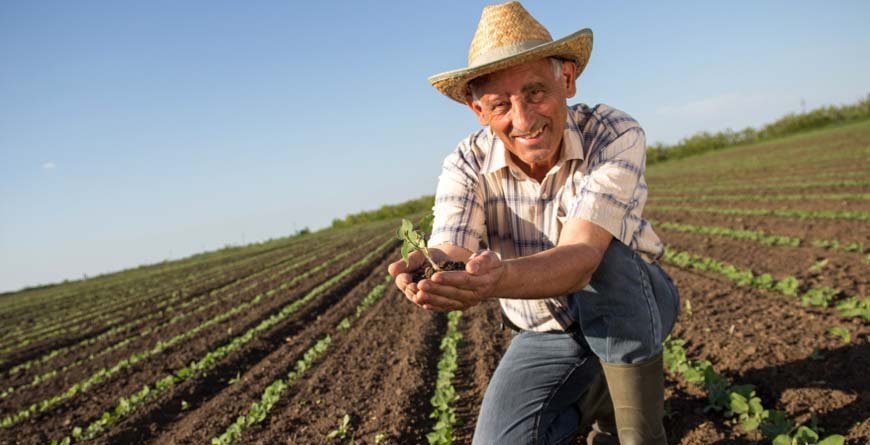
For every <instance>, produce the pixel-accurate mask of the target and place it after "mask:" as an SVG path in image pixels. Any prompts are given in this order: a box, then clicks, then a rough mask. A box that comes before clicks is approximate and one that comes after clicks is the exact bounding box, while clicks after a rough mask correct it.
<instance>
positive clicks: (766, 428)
mask: <svg viewBox="0 0 870 445" xmlns="http://www.w3.org/2000/svg"><path fill="white" fill-rule="evenodd" d="M684 345H685V341H683V340H679V339H672V338H668V339H666V340H665V342H664V351H663V356H664V362H665V366H666V367H667V368H668V370H669V371H671V372H672V373H675V374H678V375H680V376H681V377H682V378H683V379H684V380H685V381H686V382H688V383H691V384H694V385H697V386H699V387H701V388H702V389H703V390H704V391H705V392H706V394H707V406H706V408H705V411H715V412H719V413H722V414H723V415H724V416H725V418H726V419H728V420H730V421H731V422H733V423H735V424H736V423H739V424H740V425H741V427H742V428H743V430H744V431H745V432H747V433H753V432H756V431H757V432H760V433H761V435H762V436H763V437H764V438H765V439H766V440H769V441H771V442H772V443H773V444H774V445H792V444H801V445H842V444H843V443H844V442H845V438H844V437H843V436H841V435H839V434H833V435H830V436H827V437H825V438H820V437H819V434H818V432H817V431H815V430H813V429H812V428H811V427H809V426H807V425H796V424H795V422H793V421H792V420H790V419H789V418H788V414H787V413H786V412H784V411H778V410H771V409H766V408H765V407H764V406H763V405H762V402H761V398H759V397H758V396H757V395H756V393H755V387H754V386H753V385H749V384H744V385H734V384H732V383H731V382H729V381H728V379H726V378H725V377H723V376H722V375H721V374H719V373H717V372H716V371H715V370H714V369H713V365H712V363H710V362H709V361H707V360H704V361H694V360H689V358H688V357H687V354H686V349H685V347H684Z"/></svg>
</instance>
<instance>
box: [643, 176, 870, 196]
mask: <svg viewBox="0 0 870 445" xmlns="http://www.w3.org/2000/svg"><path fill="white" fill-rule="evenodd" d="M867 185H870V181H868V180H853V179H846V180H840V181H814V182H808V181H803V182H790V183H781V184H730V185H729V184H723V185H708V186H698V185H686V186H682V187H674V186H668V187H662V188H661V189H659V188H658V187H652V189H653V190H656V192H655V193H654V194H656V195H657V194H658V192H659V191H661V192H665V191H667V192H671V193H673V192H681V193H684V192H692V193H708V192H719V191H728V190H789V189H804V188H821V187H832V188H833V187H836V188H839V187H864V186H867ZM665 196H666V195H665Z"/></svg>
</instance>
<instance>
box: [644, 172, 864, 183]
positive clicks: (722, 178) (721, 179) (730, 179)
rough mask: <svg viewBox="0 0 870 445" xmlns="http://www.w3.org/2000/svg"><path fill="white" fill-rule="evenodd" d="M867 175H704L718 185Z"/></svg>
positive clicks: (837, 173) (848, 173)
mask: <svg viewBox="0 0 870 445" xmlns="http://www.w3.org/2000/svg"><path fill="white" fill-rule="evenodd" d="M866 176H867V172H866V171H863V170H862V171H846V172H820V173H803V174H792V175H781V176H764V177H760V176H754V177H750V178H746V177H742V178H736V179H735V178H734V175H730V174H727V175H713V176H710V175H709V174H705V175H704V179H707V180H709V181H711V182H713V183H715V184H716V185H717V186H720V185H732V184H741V185H742V184H746V183H747V182H751V183H753V184H776V183H781V182H787V181H792V180H796V181H810V180H814V179H825V178H837V179H843V178H864V177H866ZM669 179H671V180H672V181H683V180H684V179H685V178H684V177H681V176H677V177H672V178H669ZM692 179H693V182H697V181H698V180H700V179H701V178H692ZM656 184H658V185H661V186H665V185H668V186H671V185H674V186H678V187H679V186H680V185H681V184H679V183H677V184H671V183H670V182H669V181H666V180H664V178H656Z"/></svg>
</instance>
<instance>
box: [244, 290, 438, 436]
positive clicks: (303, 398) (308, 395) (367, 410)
mask: <svg viewBox="0 0 870 445" xmlns="http://www.w3.org/2000/svg"><path fill="white" fill-rule="evenodd" d="M445 320H446V318H445V317H444V316H443V315H440V314H437V315H434V314H431V313H428V312H426V311H423V310H421V309H420V308H418V307H416V306H415V305H413V304H412V303H410V302H408V301H407V300H406V299H405V298H404V296H402V295H401V294H400V293H399V292H398V291H397V290H395V288H394V287H393V288H391V289H390V290H389V292H388V293H387V295H385V296H384V297H383V299H382V300H381V301H380V302H378V304H376V305H375V306H374V307H372V309H371V310H370V311H369V313H368V314H366V315H365V316H364V317H363V318H361V319H360V320H358V321H357V322H356V323H355V324H354V326H353V327H351V329H350V331H349V332H347V335H343V336H341V337H340V338H336V339H335V343H334V344H333V346H332V348H334V349H333V350H332V351H330V352H329V353H328V354H327V357H326V358H325V359H324V361H323V362H322V363H320V364H319V365H317V366H316V368H315V369H313V370H311V371H309V372H310V374H307V375H306V377H305V378H304V379H303V380H302V381H299V382H297V384H296V385H295V387H294V388H292V389H291V390H290V396H289V397H284V398H282V399H281V401H279V402H278V404H277V405H276V406H275V407H274V409H273V410H272V412H271V413H270V415H269V416H268V417H267V418H266V420H265V422H263V424H262V425H256V426H254V427H251V428H250V429H249V430H248V431H246V432H245V433H244V434H243V435H242V440H241V441H240V443H263V444H273V443H327V442H328V440H327V439H326V436H327V435H328V434H329V432H330V431H331V430H333V429H335V428H336V427H337V426H338V423H339V422H340V420H341V418H342V417H343V416H344V415H345V414H347V415H349V416H350V418H351V422H350V428H349V429H350V432H351V434H353V437H354V438H355V439H358V440H360V441H364V442H365V443H374V441H375V437H376V436H378V435H379V434H380V435H382V438H383V441H382V442H381V443H399V444H406V443H408V444H410V443H414V444H419V443H426V438H425V435H426V433H428V432H429V431H430V430H431V427H432V420H431V419H429V413H430V412H431V405H430V404H429V398H430V397H431V395H432V391H433V390H434V385H435V379H436V375H437V369H436V364H437V362H438V359H439V356H440V354H439V350H438V346H439V344H440V341H441V337H442V336H443V335H444V331H445V328H446V322H445Z"/></svg>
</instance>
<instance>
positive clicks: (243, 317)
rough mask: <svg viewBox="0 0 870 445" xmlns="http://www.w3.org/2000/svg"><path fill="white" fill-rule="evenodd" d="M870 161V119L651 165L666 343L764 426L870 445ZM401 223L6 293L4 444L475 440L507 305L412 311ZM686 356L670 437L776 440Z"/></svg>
mask: <svg viewBox="0 0 870 445" xmlns="http://www.w3.org/2000/svg"><path fill="white" fill-rule="evenodd" d="M868 159H870V123H867V122H864V123H858V124H851V125H846V126H840V127H836V128H832V129H826V130H820V131H814V132H809V133H804V134H800V135H796V136H792V137H788V138H784V139H779V140H775V141H771V142H766V143H762V144H756V145H751V146H742V147H736V148H732V149H727V150H722V151H718V152H713V153H708V154H705V155H700V156H696V157H692V158H686V159H682V160H677V161H669V162H666V163H662V164H659V165H655V166H652V167H651V168H649V169H648V171H647V179H648V183H649V187H650V193H649V196H650V198H649V201H648V202H647V205H646V209H645V211H644V215H645V216H646V217H647V218H648V219H649V220H650V221H652V225H653V227H654V229H655V230H656V232H657V233H658V234H659V235H660V236H661V238H662V239H663V241H664V242H665V244H666V245H667V247H668V254H667V255H666V256H665V258H664V259H663V260H662V262H663V264H664V267H665V269H666V270H667V271H668V273H670V274H671V276H672V277H673V279H674V281H675V282H676V284H677V286H678V288H679V290H680V293H681V297H682V302H683V310H682V313H681V314H680V318H679V320H678V323H677V326H676V328H675V329H674V332H673V333H672V340H671V342H670V343H669V348H670V347H672V346H673V347H674V348H675V349H673V350H671V349H669V351H671V352H673V351H679V350H683V351H685V354H686V361H685V363H689V364H695V365H698V366H708V367H709V370H710V372H713V373H715V374H716V375H718V376H720V377H722V378H724V379H725V380H724V381H726V382H727V383H728V385H730V387H732V388H733V387H735V385H752V386H753V390H754V394H753V395H752V397H756V398H757V401H758V403H759V404H760V405H763V408H764V409H765V410H767V411H766V412H765V413H764V414H759V416H760V418H762V420H763V422H762V425H767V426H769V425H770V424H771V419H772V418H773V417H771V416H779V415H782V416H783V418H784V419H786V420H787V421H788V422H790V425H791V426H792V427H793V428H792V429H791V432H792V433H794V432H795V431H796V429H795V428H796V427H797V426H799V425H806V426H808V427H811V428H812V429H814V430H815V431H816V432H818V433H820V435H821V436H822V437H824V436H828V435H832V434H840V435H843V436H845V438H846V442H847V443H852V444H866V443H870V378H868V374H867V370H868V369H870V302H868V293H870V163H868V162H867V160H868ZM397 226H398V223H397V221H396V220H390V221H384V222H379V223H372V224H364V225H359V226H356V227H352V228H347V229H329V230H323V231H319V232H317V233H313V234H307V235H300V236H296V237H291V238H287V239H282V240H278V241H272V242H269V243H266V244H261V245H253V246H249V247H246V248H236V249H225V250H222V251H218V252H213V253H209V254H203V255H198V256H195V257H191V258H189V259H185V260H181V261H176V262H171V263H164V264H158V265H153V266H147V267H141V268H138V269H133V270H130V271H125V272H120V273H116V274H109V275H105V276H100V277H96V278H93V279H90V280H86V281H82V282H74V283H67V284H61V285H55V286H45V287H41V288H35V289H30V290H25V291H21V292H17V293H8V294H3V295H0V320H2V324H0V417H2V425H0V443H28V444H29V443H50V442H53V441H54V442H61V443H64V442H65V443H77V442H82V441H87V442H94V443H119V444H121V443H123V444H129V443H137V444H138V443H178V444H188V443H189V444H201V443H212V441H214V442H215V443H263V444H272V443H297V444H320V443H351V442H353V443H399V444H418V443H428V442H429V441H430V440H435V438H436V436H435V435H430V433H433V431H437V432H438V433H437V434H438V435H440V436H438V437H441V438H446V437H452V438H453V441H454V443H470V442H471V437H472V433H473V431H474V424H475V419H476V417H477V410H478V408H479V406H480V401H481V398H482V396H483V393H484V391H485V389H486V386H487V383H488V381H489V378H490V376H491V374H492V372H493V370H494V369H495V368H496V366H497V365H498V361H499V358H500V357H501V355H502V354H503V353H504V351H505V350H506V348H507V346H508V344H509V343H510V338H511V336H510V333H509V331H506V330H503V329H502V328H501V326H500V323H499V312H498V307H497V304H495V303H492V304H484V305H481V306H478V307H475V308H472V309H471V310H468V311H466V312H465V313H463V314H462V315H461V317H459V318H458V319H451V320H452V321H450V322H448V317H447V316H445V315H443V314H430V313H427V312H425V311H422V310H420V309H418V308H416V307H415V306H413V305H412V304H411V303H409V302H407V301H406V300H405V299H404V298H403V297H402V296H401V294H399V293H398V292H397V291H396V290H395V289H394V287H393V286H392V285H391V284H390V283H389V282H388V281H387V280H386V266H387V264H388V263H389V262H391V261H394V260H395V259H396V258H398V257H399V242H398V241H397V240H396V239H395V237H394V229H395V228H396V227H397ZM445 338H446V339H447V340H443V339H445ZM673 353H677V352H673ZM671 357H672V356H671ZM672 361H673V360H672ZM705 361H707V362H708V364H706V365H705V364H704V363H705ZM670 365H672V366H670V368H669V369H668V371H667V376H668V379H667V385H668V387H667V410H666V411H667V418H666V420H665V423H666V427H667V429H668V433H669V438H670V440H671V442H672V443H680V444H712V443H716V444H728V443H753V442H756V441H761V442H765V441H769V439H765V438H764V435H763V433H762V431H761V429H756V428H752V427H751V426H750V427H748V426H747V423H746V422H745V421H744V420H745V419H741V418H740V416H739V414H736V413H733V412H729V410H727V409H720V408H717V406H716V404H715V403H714V402H713V401H712V400H713V399H714V397H712V396H711V387H710V386H709V384H707V385H705V383H704V382H708V383H709V381H708V380H704V379H703V378H701V379H700V380H699V378H698V377H697V376H694V377H693V376H692V374H691V373H690V372H687V371H686V370H685V368H679V367H678V366H676V365H673V363H670ZM433 396H434V397H433ZM436 399H437V400H436ZM439 407H440V408H439ZM433 411H434V412H436V415H435V416H432V415H431V414H432V413H433ZM774 412H775V413H776V414H774ZM764 422H766V423H764ZM427 435H430V436H429V437H428V438H427ZM580 442H581V439H580V438H578V442H577V443H580ZM584 443H585V442H584Z"/></svg>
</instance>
